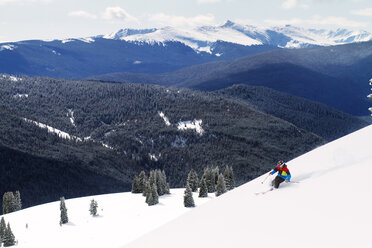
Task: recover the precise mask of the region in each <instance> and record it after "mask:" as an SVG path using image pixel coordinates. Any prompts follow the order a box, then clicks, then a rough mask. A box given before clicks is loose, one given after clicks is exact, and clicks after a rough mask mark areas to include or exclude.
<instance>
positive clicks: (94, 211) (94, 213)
mask: <svg viewBox="0 0 372 248" xmlns="http://www.w3.org/2000/svg"><path fill="white" fill-rule="evenodd" d="M97 208H98V203H97V201H95V200H94V199H92V200H91V201H90V207H89V212H90V215H92V216H97Z"/></svg>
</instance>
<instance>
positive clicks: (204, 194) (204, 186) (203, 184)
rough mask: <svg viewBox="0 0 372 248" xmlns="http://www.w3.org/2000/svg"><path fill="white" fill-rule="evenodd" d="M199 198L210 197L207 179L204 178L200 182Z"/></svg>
mask: <svg viewBox="0 0 372 248" xmlns="http://www.w3.org/2000/svg"><path fill="white" fill-rule="evenodd" d="M199 197H208V187H207V183H206V181H205V178H202V180H201V182H200V190H199Z"/></svg>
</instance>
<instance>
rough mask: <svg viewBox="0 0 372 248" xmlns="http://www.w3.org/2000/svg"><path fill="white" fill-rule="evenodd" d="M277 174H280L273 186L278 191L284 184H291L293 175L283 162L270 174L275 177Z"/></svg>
mask: <svg viewBox="0 0 372 248" xmlns="http://www.w3.org/2000/svg"><path fill="white" fill-rule="evenodd" d="M276 172H278V175H277V176H276V177H275V179H274V180H273V181H272V186H274V188H276V189H277V188H279V184H281V183H282V182H284V181H286V182H289V181H290V180H291V173H290V172H289V170H288V168H287V165H286V164H285V163H284V162H283V161H279V162H278V164H277V166H276V167H275V168H274V169H273V171H271V172H270V175H274V174H275V173H276Z"/></svg>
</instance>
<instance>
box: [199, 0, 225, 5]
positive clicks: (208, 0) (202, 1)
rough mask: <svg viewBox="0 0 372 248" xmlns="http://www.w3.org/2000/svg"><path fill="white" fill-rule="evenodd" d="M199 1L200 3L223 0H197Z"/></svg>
mask: <svg viewBox="0 0 372 248" xmlns="http://www.w3.org/2000/svg"><path fill="white" fill-rule="evenodd" d="M197 2H198V3H199V4H203V3H218V2H221V0H197Z"/></svg>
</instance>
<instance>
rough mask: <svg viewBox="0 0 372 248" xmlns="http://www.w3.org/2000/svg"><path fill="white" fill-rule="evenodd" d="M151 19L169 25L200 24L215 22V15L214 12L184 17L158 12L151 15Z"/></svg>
mask: <svg viewBox="0 0 372 248" xmlns="http://www.w3.org/2000/svg"><path fill="white" fill-rule="evenodd" d="M149 19H150V21H152V22H156V23H159V24H161V25H167V26H168V25H169V26H200V25H210V24H214V23H215V17H214V15H212V14H207V15H197V16H193V17H184V16H174V15H166V14H164V13H158V14H154V15H151V16H150V18H149Z"/></svg>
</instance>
